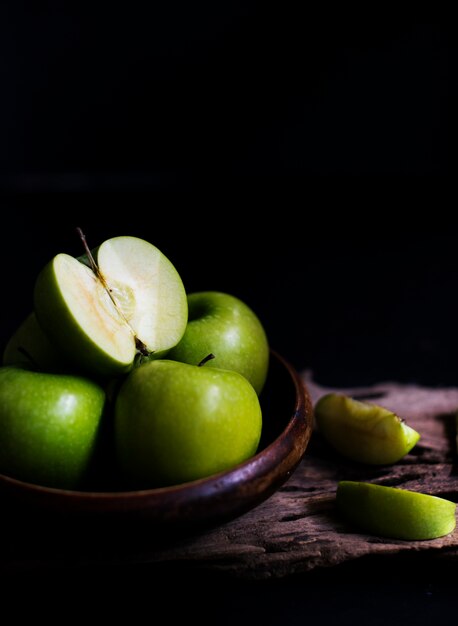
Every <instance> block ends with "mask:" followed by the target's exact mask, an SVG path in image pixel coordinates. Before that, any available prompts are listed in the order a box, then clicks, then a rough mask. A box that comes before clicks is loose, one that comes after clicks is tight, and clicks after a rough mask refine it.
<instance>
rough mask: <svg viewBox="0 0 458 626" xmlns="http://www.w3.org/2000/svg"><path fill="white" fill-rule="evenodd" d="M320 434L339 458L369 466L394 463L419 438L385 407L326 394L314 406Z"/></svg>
mask: <svg viewBox="0 0 458 626" xmlns="http://www.w3.org/2000/svg"><path fill="white" fill-rule="evenodd" d="M315 419H316V423H317V426H318V429H319V431H320V432H321V434H322V435H323V437H324V438H325V439H326V440H327V441H328V443H329V444H330V445H331V446H333V448H335V449H336V450H337V451H338V452H339V453H340V454H342V455H343V456H345V457H347V458H349V459H351V460H352V461H357V462H359V463H367V464H369V465H389V464H392V463H397V462H398V461H399V460H400V459H402V457H404V456H405V455H406V454H407V453H408V452H410V450H412V448H413V447H414V446H415V444H416V443H417V442H418V440H419V439H420V434H419V433H418V432H417V431H416V430H414V429H413V428H411V427H410V426H407V424H406V423H405V421H404V420H402V419H401V418H400V417H399V416H398V415H396V414H395V413H393V412H392V411H389V410H388V409H386V408H385V407H382V406H379V405H377V404H372V403H371V402H361V401H359V400H355V399H354V398H350V397H349V396H346V395H343V394H337V393H329V394H327V395H325V396H322V397H321V398H320V399H319V400H318V402H317V403H316V405H315Z"/></svg>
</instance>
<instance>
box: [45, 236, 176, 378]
mask: <svg viewBox="0 0 458 626" xmlns="http://www.w3.org/2000/svg"><path fill="white" fill-rule="evenodd" d="M83 237H84V236H83ZM84 242H85V240H84ZM87 254H88V256H87V258H89V259H90V261H91V262H90V263H89V265H90V267H88V265H87V262H83V261H82V260H79V259H76V258H74V257H72V256H70V255H68V254H58V255H56V256H55V257H54V258H53V259H52V260H51V261H50V262H49V263H48V264H47V265H46V266H45V267H44V268H43V269H42V271H41V272H40V273H39V275H38V277H37V280H36V283H35V289H34V311H35V314H36V316H37V319H38V323H39V324H40V326H41V328H42V329H43V331H44V333H45V334H46V336H47V337H48V339H49V340H50V341H51V343H53V344H54V345H55V346H56V347H57V349H58V350H59V351H61V352H63V353H64V354H65V355H66V356H67V358H68V359H69V360H70V362H73V363H75V365H76V366H77V367H78V368H81V370H82V371H84V372H87V373H88V374H90V375H96V376H101V377H111V376H117V375H122V374H125V373H127V372H128V371H130V370H131V369H132V367H133V364H134V361H135V357H136V355H137V354H139V353H141V354H144V355H151V354H156V355H157V354H161V353H163V352H165V351H166V350H168V349H169V348H171V347H173V346H174V345H175V344H176V343H178V341H179V340H180V339H181V337H182V335H183V333H184V331H185V328H186V323H187V319H188V308H187V300H186V292H185V289H184V286H183V282H182V280H181V278H180V276H179V274H178V272H177V270H176V269H175V267H174V266H173V265H172V263H171V262H170V261H169V259H168V258H167V257H166V256H165V255H164V254H163V253H162V252H161V251H160V250H158V248H156V247H155V246H153V245H152V244H151V243H149V242H147V241H144V240H143V239H139V238H137V237H113V238H112V239H107V240H106V241H104V242H103V243H102V244H101V245H100V246H99V247H98V248H96V249H95V250H94V252H93V254H92V253H91V252H90V251H89V249H88V251H87Z"/></svg>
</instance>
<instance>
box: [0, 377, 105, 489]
mask: <svg viewBox="0 0 458 626" xmlns="http://www.w3.org/2000/svg"><path fill="white" fill-rule="evenodd" d="M104 405H105V393H104V391H103V390H102V389H101V387H99V386H98V385H97V384H95V383H94V382H92V381H91V380H88V379H85V378H82V377H78V376H70V375H63V374H50V373H40V372H36V371H32V370H29V369H24V368H21V367H1V368H0V472H1V473H3V474H6V475H8V476H11V477H13V478H18V479H21V480H25V481H28V482H32V483H37V484H40V485H46V486H52V487H63V488H68V489H72V488H75V487H77V486H79V485H80V484H81V482H82V480H83V479H84V477H85V474H86V472H87V470H88V468H89V465H90V463H91V461H92V458H93V454H94V451H95V449H96V439H97V434H98V431H99V425H100V422H101V418H102V413H103V409H104Z"/></svg>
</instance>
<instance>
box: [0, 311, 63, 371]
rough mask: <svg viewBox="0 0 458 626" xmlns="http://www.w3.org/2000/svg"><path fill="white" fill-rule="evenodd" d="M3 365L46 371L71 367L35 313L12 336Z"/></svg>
mask: <svg viewBox="0 0 458 626" xmlns="http://www.w3.org/2000/svg"><path fill="white" fill-rule="evenodd" d="M3 365H25V366H28V367H30V366H32V367H36V368H39V369H40V371H44V372H58V373H63V372H64V371H68V370H69V369H70V366H69V364H68V363H67V361H66V359H65V357H64V356H63V354H61V353H60V352H59V351H58V350H56V348H55V346H54V345H53V344H52V343H51V342H50V341H49V339H48V338H47V336H46V335H45V333H44V332H43V330H42V329H41V327H40V325H39V324H38V321H37V318H36V316H35V313H30V314H29V315H28V316H27V317H26V319H25V320H24V321H23V322H22V324H21V325H20V326H19V327H18V328H17V330H16V331H15V332H14V333H13V335H12V336H11V337H10V339H9V341H8V343H7V344H6V346H5V349H4V352H3Z"/></svg>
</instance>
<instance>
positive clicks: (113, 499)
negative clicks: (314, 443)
mask: <svg viewBox="0 0 458 626" xmlns="http://www.w3.org/2000/svg"><path fill="white" fill-rule="evenodd" d="M270 357H271V358H273V359H275V360H276V361H277V362H278V363H279V364H280V365H281V366H282V367H283V368H284V369H286V371H287V373H288V375H289V377H290V379H291V380H292V382H293V384H294V392H295V402H294V410H293V412H292V414H291V416H290V417H289V419H288V422H287V424H286V426H285V427H284V428H283V429H282V431H281V432H280V434H279V435H278V436H277V437H275V439H273V440H272V441H270V442H269V443H268V445H266V446H265V447H263V448H262V449H261V450H259V451H258V452H257V453H256V454H255V455H253V456H252V457H250V458H249V459H247V460H245V461H243V462H242V463H239V464H238V465H236V466H234V467H232V468H230V469H228V470H224V471H222V472H218V473H216V474H212V475H211V476H207V477H204V478H199V479H197V480H193V481H188V482H185V483H180V484H177V485H171V486H165V487H155V488H148V489H137V490H120V491H84V490H72V489H62V488H57V487H48V486H45V485H40V484H34V483H31V482H27V481H22V480H20V479H17V478H13V477H11V476H8V475H5V474H0V497H1V496H2V494H3V493H8V492H9V493H10V494H15V495H20V496H21V497H22V499H23V500H24V499H25V498H27V497H33V498H34V499H35V501H39V498H40V497H45V496H46V497H47V498H48V499H49V500H50V501H54V502H57V501H59V502H62V501H63V500H64V501H65V503H66V505H68V506H69V507H70V508H73V507H74V506H75V505H78V506H80V505H84V506H83V508H87V507H89V508H91V505H94V504H95V503H99V504H100V505H101V506H100V510H103V509H104V508H106V507H107V506H108V507H109V508H110V509H118V508H121V509H122V508H128V509H132V508H134V509H138V508H142V505H144V504H145V503H149V504H150V505H153V504H154V503H155V502H158V503H159V502H162V501H163V499H164V498H165V499H167V497H169V498H170V499H172V498H173V499H175V498H177V497H179V496H181V495H183V496H187V499H189V496H190V495H192V494H195V498H196V499H198V498H199V497H202V492H203V491H204V492H205V493H206V494H208V493H210V492H217V491H219V489H220V488H221V487H222V486H224V487H226V490H227V489H228V488H229V489H230V486H231V485H233V486H235V485H236V484H239V483H240V481H241V477H242V476H245V475H246V478H247V479H249V478H250V477H251V478H256V477H257V476H261V477H262V475H265V474H266V473H268V472H269V471H271V470H272V469H273V458H272V457H273V456H274V454H273V453H274V451H276V450H280V451H281V453H280V455H279V458H277V459H276V461H275V464H276V465H279V466H281V464H282V462H284V461H286V459H288V462H287V464H288V468H287V469H286V470H285V473H286V476H282V477H281V480H280V482H284V480H286V478H287V477H288V476H289V474H291V473H292V471H293V469H294V468H295V467H296V466H297V465H298V463H299V462H300V460H301V459H302V456H303V455H304V453H305V450H306V448H307V445H308V442H309V439H310V436H311V433H312V428H313V407H312V401H311V397H310V395H309V392H308V389H307V387H306V385H305V383H304V382H303V380H302V379H301V377H300V376H299V374H298V372H297V371H296V369H295V368H294V367H293V366H292V365H291V363H290V362H289V361H288V360H287V359H285V358H284V357H283V356H281V355H280V354H279V353H278V352H276V351H275V350H273V349H271V350H270ZM295 435H297V440H298V449H297V450H296V451H295V454H293V458H291V459H289V457H290V456H291V446H290V445H288V443H287V442H288V439H289V438H290V437H293V438H294V437H295ZM280 469H281V467H280ZM277 482H278V480H277ZM273 490H275V487H273V488H272V489H271V490H270V492H272V491H273ZM223 491H224V489H223ZM191 499H192V498H191ZM97 508H98V507H97Z"/></svg>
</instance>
